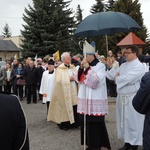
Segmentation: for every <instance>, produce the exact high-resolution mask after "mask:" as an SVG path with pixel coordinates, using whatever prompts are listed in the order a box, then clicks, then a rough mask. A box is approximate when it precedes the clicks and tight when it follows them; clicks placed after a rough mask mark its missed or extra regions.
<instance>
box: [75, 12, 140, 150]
mask: <svg viewBox="0 0 150 150" xmlns="http://www.w3.org/2000/svg"><path fill="white" fill-rule="evenodd" d="M134 29H141V27H140V26H139V25H138V23H137V22H136V21H135V20H134V19H132V18H131V17H130V16H128V15H126V14H124V13H121V12H113V11H108V12H99V13H96V14H92V15H89V16H87V17H86V18H85V19H84V20H83V21H81V22H80V24H79V25H78V27H77V30H76V31H75V36H78V37H81V36H82V37H96V36H100V35H106V47H107V48H106V49H107V52H108V42H107V35H112V34H115V33H119V32H127V31H133V30H134ZM81 42H82V41H81ZM81 42H79V43H81ZM86 47H87V42H86V41H84V42H83V52H84V51H85V50H84V49H87V48H86ZM84 55H85V54H84ZM85 91H86V88H85ZM85 93H86V92H85ZM84 105H85V106H84V108H85V113H84V150H85V145H86V144H85V143H86V134H85V133H86V115H85V114H86V94H85V101H84Z"/></svg>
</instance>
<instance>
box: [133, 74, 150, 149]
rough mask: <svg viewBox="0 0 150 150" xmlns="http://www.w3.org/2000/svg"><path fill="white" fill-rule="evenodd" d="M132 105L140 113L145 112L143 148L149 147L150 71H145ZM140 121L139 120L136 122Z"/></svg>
mask: <svg viewBox="0 0 150 150" xmlns="http://www.w3.org/2000/svg"><path fill="white" fill-rule="evenodd" d="M132 104H133V107H134V108H135V110H136V111H137V112H139V113H141V114H145V121H144V130H143V150H149V149H150V72H148V73H146V74H145V75H144V76H143V78H142V80H141V85H140V89H139V90H138V92H137V94H136V95H135V97H134V98H133V102H132ZM138 123H140V122H138Z"/></svg>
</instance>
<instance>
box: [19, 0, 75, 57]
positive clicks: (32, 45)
mask: <svg viewBox="0 0 150 150" xmlns="http://www.w3.org/2000/svg"><path fill="white" fill-rule="evenodd" d="M69 4H70V1H67V2H64V0H33V8H32V7H31V6H30V5H29V6H28V7H29V8H28V9H25V13H26V14H24V15H23V19H24V21H25V22H26V25H23V27H24V30H22V31H21V33H22V35H23V36H24V40H23V43H24V44H23V45H22V48H23V50H22V55H23V57H27V56H31V57H34V56H35V55H36V54H38V56H40V57H44V56H45V55H47V54H53V53H54V50H60V52H61V53H62V52H64V51H70V50H72V49H71V48H72V47H71V39H72V36H73V31H72V30H73V26H74V21H73V17H70V16H71V15H72V11H71V9H69V8H68V6H69Z"/></svg>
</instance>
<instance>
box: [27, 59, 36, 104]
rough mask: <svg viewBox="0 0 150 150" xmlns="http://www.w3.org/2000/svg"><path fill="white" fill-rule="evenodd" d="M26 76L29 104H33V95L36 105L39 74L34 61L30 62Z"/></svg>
mask: <svg viewBox="0 0 150 150" xmlns="http://www.w3.org/2000/svg"><path fill="white" fill-rule="evenodd" d="M24 76H25V80H26V86H27V91H28V93H27V104H30V103H31V95H33V103H35V104H36V103H37V95H36V93H37V92H36V88H37V79H38V72H37V68H35V66H34V62H33V61H32V60H30V62H29V67H27V68H26V69H25V71H24Z"/></svg>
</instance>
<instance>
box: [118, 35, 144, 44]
mask: <svg viewBox="0 0 150 150" xmlns="http://www.w3.org/2000/svg"><path fill="white" fill-rule="evenodd" d="M127 45H145V42H143V41H142V40H141V39H140V38H138V37H137V36H136V35H135V34H133V33H132V32H130V33H129V34H128V35H127V36H126V37H125V38H124V39H122V40H121V41H120V42H119V43H118V44H117V46H127Z"/></svg>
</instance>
